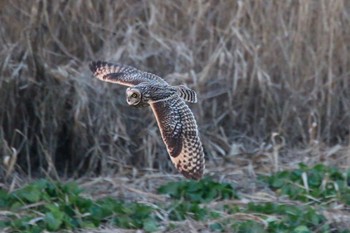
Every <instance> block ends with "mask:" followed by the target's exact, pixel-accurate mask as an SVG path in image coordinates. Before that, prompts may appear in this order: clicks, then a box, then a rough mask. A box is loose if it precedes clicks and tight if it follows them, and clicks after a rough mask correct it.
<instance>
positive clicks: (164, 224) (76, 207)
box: [0, 164, 350, 233]
mask: <svg viewBox="0 0 350 233" xmlns="http://www.w3.org/2000/svg"><path fill="white" fill-rule="evenodd" d="M348 173H349V172H348V171H341V170H339V169H337V168H334V167H328V166H325V165H321V164H319V165H315V166H313V167H308V166H306V165H304V164H300V165H299V168H297V169H294V170H288V171H287V170H286V171H280V172H276V173H274V174H271V175H270V176H262V177H260V179H259V180H260V182H262V183H263V184H264V185H266V187H268V188H270V189H271V190H272V191H273V192H274V193H275V194H276V196H279V197H280V198H283V199H281V201H275V202H274V201H252V200H247V199H246V198H245V197H244V194H243V193H239V192H238V191H237V190H236V188H235V187H234V185H232V184H230V183H227V182H216V181H214V180H213V179H211V178H205V179H203V180H201V181H199V182H196V181H188V180H183V181H171V182H167V183H164V184H162V185H160V186H159V187H157V188H156V190H155V195H160V196H162V197H164V198H165V200H164V201H157V202H153V203H151V202H142V201H130V200H125V199H123V198H116V197H112V196H105V197H101V198H97V199H95V198H92V197H89V196H87V195H86V194H84V191H83V190H82V189H81V188H79V185H78V184H77V183H76V182H67V183H62V182H57V181H51V180H46V179H41V180H37V181H34V182H32V183H29V184H27V185H25V186H23V187H21V188H20V189H17V190H15V191H12V192H7V191H5V190H1V191H0V209H1V212H0V213H1V222H0V227H1V229H2V230H3V231H7V232H44V231H50V232H51V231H52V232H56V231H61V230H66V231H77V230H79V229H98V228H99V227H101V226H104V225H109V226H114V227H118V228H121V229H143V230H144V231H145V232H155V231H158V232H159V231H160V232H167V231H171V230H174V229H176V228H177V227H178V226H177V223H180V222H184V221H187V220H189V219H191V220H192V221H195V222H199V223H203V224H204V225H203V226H204V227H206V228H207V229H208V230H210V231H212V232H296V233H306V232H350V231H349V230H347V229H342V228H340V227H339V228H337V227H336V226H335V225H334V223H333V222H332V221H330V220H329V219H328V218H327V216H325V215H324V214H323V210H325V209H327V208H328V207H329V206H333V205H335V204H338V205H339V204H342V205H344V206H348V205H349V199H348V198H349V193H350V188H349V185H348Z"/></svg>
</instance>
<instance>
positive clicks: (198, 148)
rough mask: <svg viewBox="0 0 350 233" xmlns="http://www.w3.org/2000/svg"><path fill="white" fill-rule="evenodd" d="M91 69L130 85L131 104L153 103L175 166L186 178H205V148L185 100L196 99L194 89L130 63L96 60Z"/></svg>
mask: <svg viewBox="0 0 350 233" xmlns="http://www.w3.org/2000/svg"><path fill="white" fill-rule="evenodd" d="M90 69H91V71H92V72H93V74H94V75H95V76H96V77H97V78H98V79H101V80H103V81H106V82H112V83H118V84H121V85H124V86H128V88H127V90H126V97H127V103H128V104H129V105H132V106H137V107H145V106H150V107H151V108H152V110H153V113H154V115H155V117H156V120H157V123H158V127H159V129H160V132H161V135H162V138H163V141H164V143H165V145H166V147H167V151H168V153H169V155H170V159H171V161H172V162H173V164H174V165H175V167H176V168H177V169H178V170H179V171H180V172H181V173H182V174H183V175H184V176H185V177H187V178H191V179H200V178H201V177H202V175H203V172H204V164H205V161H204V152H203V147H202V143H201V141H200V138H199V133H198V128H197V123H196V120H195V118H194V116H193V113H192V111H191V110H190V108H189V107H188V106H187V105H186V103H185V101H188V102H192V103H195V102H197V95H196V93H195V91H193V90H191V89H189V88H187V87H185V86H183V85H181V86H170V85H169V84H168V83H167V82H166V81H164V80H163V79H162V78H160V77H158V76H157V75H154V74H151V73H147V72H142V71H140V70H137V69H136V68H133V67H130V66H125V65H120V64H112V63H108V62H101V61H97V62H92V63H91V64H90Z"/></svg>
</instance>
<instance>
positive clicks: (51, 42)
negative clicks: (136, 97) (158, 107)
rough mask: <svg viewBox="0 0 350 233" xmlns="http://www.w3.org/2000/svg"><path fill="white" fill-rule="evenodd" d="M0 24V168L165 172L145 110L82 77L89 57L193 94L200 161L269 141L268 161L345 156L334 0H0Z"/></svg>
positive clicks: (344, 94) (345, 97)
mask: <svg viewBox="0 0 350 233" xmlns="http://www.w3.org/2000/svg"><path fill="white" fill-rule="evenodd" d="M0 21H1V24H0V35H1V36H0V44H1V47H0V61H1V63H0V77H1V78H0V108H1V111H0V150H1V152H0V153H1V155H2V156H3V158H5V159H6V160H7V161H8V162H7V163H6V164H5V165H6V166H7V167H8V168H9V169H10V171H11V172H13V171H14V170H15V171H17V172H20V173H24V174H28V175H29V177H32V176H37V175H42V174H50V175H51V176H61V177H62V176H63V177H72V176H78V175H80V174H86V173H94V174H103V175H109V174H114V173H116V172H117V173H118V174H120V175H121V176H124V175H126V174H128V175H133V176H138V175H140V174H144V173H152V171H153V170H154V169H155V170H157V171H165V170H166V171H167V172H169V170H170V169H172V166H171V164H170V162H169V160H168V159H167V157H166V156H167V155H166V151H165V147H164V145H163V143H162V141H161V139H160V137H159V132H158V129H157V126H156V124H155V121H154V118H153V116H152V113H151V112H150V111H149V110H145V109H143V110H140V109H133V108H129V107H128V106H127V105H126V103H125V101H124V90H123V88H121V87H118V86H117V85H106V84H104V83H101V82H99V81H98V80H94V79H93V78H92V77H91V76H92V75H91V73H90V72H89V71H88V68H87V64H88V62H89V61H90V60H94V59H103V60H108V61H119V62H122V63H126V64H130V65H134V66H136V67H138V68H140V69H143V70H147V71H150V72H154V73H156V74H159V75H161V76H163V77H165V78H166V79H167V80H168V81H169V82H170V83H172V84H177V83H186V84H187V85H188V86H190V87H191V88H194V89H195V90H196V91H198V92H199V99H200V100H199V102H200V103H199V104H197V105H192V106H191V108H192V109H193V110H194V112H195V115H196V117H197V119H198V122H199V124H200V131H201V135H202V139H203V141H204V144H205V146H206V152H207V155H208V160H209V163H210V162H211V161H215V160H217V159H218V158H219V157H220V156H223V157H224V158H225V159H228V160H229V161H232V163H234V162H235V159H236V157H237V156H234V155H238V154H240V153H244V154H249V153H250V154H253V155H260V154H261V153H260V152H261V151H268V150H269V146H270V147H271V154H269V155H268V156H267V158H268V159H269V160H268V162H270V161H272V163H273V164H274V169H275V170H278V169H279V168H280V167H279V166H281V165H280V163H281V162H283V161H285V160H283V159H284V158H287V160H288V161H287V162H290V161H293V159H295V158H294V157H293V158H291V157H284V158H283V157H281V156H280V155H281V154H286V155H287V154H288V151H289V148H296V149H301V148H306V149H307V150H306V151H305V154H303V155H302V156H299V157H297V158H298V159H299V158H300V157H303V158H304V157H305V155H307V156H308V158H311V159H310V160H319V159H322V158H323V159H325V160H327V159H328V157H327V155H328V154H327V153H326V155H325V156H324V157H322V154H325V151H330V148H334V147H335V146H340V147H341V148H340V149H339V150H336V151H335V152H334V151H332V152H333V153H331V156H332V155H334V154H339V153H340V151H342V152H344V153H341V154H340V155H342V156H347V155H348V149H347V147H348V144H349V142H348V141H349V137H348V136H349V126H350V101H349V98H350V89H349V88H348V87H349V86H350V79H349V67H350V59H349V56H348V54H349V52H350V51H349V50H350V48H349V41H350V27H349V25H350V4H349V2H348V1H345V0H334V1H328V0H320V1H312V0H299V1H263V0H261V1H253V0H252V1H180V2H176V3H175V2H173V1H161V0H152V1H136V0H135V1H92V0H78V1H45V0H36V1H34V0H32V1H25V2H23V1H18V0H17V1H11V2H9V1H4V0H3V1H0ZM309 148H311V149H309ZM338 148H339V147H338ZM248 152H249V153H248ZM264 153H265V152H264ZM264 153H263V154H264ZM269 153H270V152H269ZM265 154H266V153H265ZM232 156H233V157H232ZM321 157H322V158H321ZM232 158H233V159H232ZM348 160H349V159H345V161H347V163H345V164H349V162H350V161H348ZM226 161H227V160H226ZM248 163H249V162H248ZM343 165H344V163H343ZM250 169H251V172H252V173H254V172H255V170H254V167H252V166H251V167H250ZM2 172H3V174H4V175H5V171H4V169H3V171H2ZM11 172H10V173H11ZM8 173H9V172H8ZM7 175H9V174H7Z"/></svg>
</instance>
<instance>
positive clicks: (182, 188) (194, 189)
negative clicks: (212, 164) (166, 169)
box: [158, 178, 238, 203]
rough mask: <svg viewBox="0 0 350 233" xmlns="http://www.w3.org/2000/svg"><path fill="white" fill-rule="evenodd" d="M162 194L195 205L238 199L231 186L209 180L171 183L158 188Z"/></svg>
mask: <svg viewBox="0 0 350 233" xmlns="http://www.w3.org/2000/svg"><path fill="white" fill-rule="evenodd" d="M158 192H159V193H161V194H168V195H169V196H170V197H171V198H173V199H177V200H183V201H190V202H193V203H206V202H210V201H212V200H222V199H231V198H238V195H237V193H236V191H235V190H234V188H233V187H232V185H231V184H229V183H218V182H215V181H213V180H211V179H209V178H205V179H202V180H200V181H180V182H169V183H167V184H165V185H162V186H160V187H159V188H158Z"/></svg>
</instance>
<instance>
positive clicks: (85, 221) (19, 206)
mask: <svg viewBox="0 0 350 233" xmlns="http://www.w3.org/2000/svg"><path fill="white" fill-rule="evenodd" d="M80 194H81V190H80V189H79V188H78V186H77V185H76V184H75V183H67V184H62V183H59V182H50V181H48V180H39V181H36V182H34V183H31V184H28V185H26V186H25V187H23V188H21V189H19V190H17V191H15V192H12V193H7V192H5V191H4V190H1V192H0V208H1V209H5V210H9V211H11V213H12V214H9V215H8V216H7V220H5V221H4V222H2V224H1V225H0V227H2V228H11V229H13V230H14V231H20V232H23V231H29V232H40V231H43V230H48V231H57V230H60V229H77V228H86V227H89V228H90V227H98V226H99V225H100V224H101V223H105V222H111V223H113V224H114V225H116V226H119V227H123V228H134V229H138V228H143V229H145V230H146V231H154V230H156V229H157V219H156V218H155V217H154V215H153V211H154V209H153V208H152V207H150V206H147V205H145V204H140V203H128V202H123V201H118V200H114V199H112V198H104V199H100V200H97V201H94V200H92V199H89V198H85V197H83V196H81V195H80Z"/></svg>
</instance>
